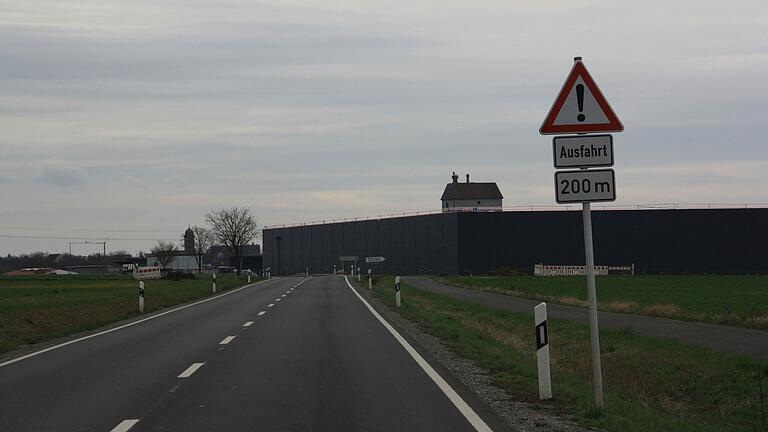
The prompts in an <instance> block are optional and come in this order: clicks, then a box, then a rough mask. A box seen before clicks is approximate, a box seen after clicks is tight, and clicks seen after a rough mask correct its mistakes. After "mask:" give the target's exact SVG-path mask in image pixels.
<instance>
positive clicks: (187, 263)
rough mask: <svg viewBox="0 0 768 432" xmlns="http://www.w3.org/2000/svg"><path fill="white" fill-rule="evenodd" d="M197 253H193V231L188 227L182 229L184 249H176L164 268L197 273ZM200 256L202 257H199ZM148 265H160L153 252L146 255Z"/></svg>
mask: <svg viewBox="0 0 768 432" xmlns="http://www.w3.org/2000/svg"><path fill="white" fill-rule="evenodd" d="M197 258H198V255H197V254H195V233H194V231H192V228H191V227H189V228H187V229H186V231H184V250H181V251H177V252H176V253H175V254H174V256H173V259H171V262H170V263H168V265H167V266H165V270H168V271H177V272H185V273H197V272H198V270H199V268H200V267H199V265H198V263H197ZM201 258H202V257H201ZM146 259H147V266H148V267H162V264H160V260H158V259H157V256H156V255H154V254H148V255H147V256H146Z"/></svg>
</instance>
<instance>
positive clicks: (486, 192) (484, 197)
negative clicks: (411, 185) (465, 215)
mask: <svg viewBox="0 0 768 432" xmlns="http://www.w3.org/2000/svg"><path fill="white" fill-rule="evenodd" d="M451 179H452V180H453V181H452V182H451V183H448V184H447V185H445V190H444V191H443V196H442V197H441V198H440V201H442V206H441V207H442V208H443V211H444V212H446V211H453V210H454V209H458V210H467V209H469V210H501V209H502V200H503V199H504V197H503V196H502V195H501V191H500V190H499V187H498V186H497V185H496V183H493V182H489V183H471V182H470V181H469V174H467V182H466V183H459V176H457V175H456V173H455V172H454V173H453V176H451Z"/></svg>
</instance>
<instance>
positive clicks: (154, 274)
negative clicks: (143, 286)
mask: <svg viewBox="0 0 768 432" xmlns="http://www.w3.org/2000/svg"><path fill="white" fill-rule="evenodd" d="M161 277H163V275H162V274H160V267H154V266H153V267H138V268H135V269H133V278H134V279H136V280H141V279H159V278H161Z"/></svg>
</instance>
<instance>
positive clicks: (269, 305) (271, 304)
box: [267, 303, 275, 307]
mask: <svg viewBox="0 0 768 432" xmlns="http://www.w3.org/2000/svg"><path fill="white" fill-rule="evenodd" d="M274 305H275V304H274V303H270V304H268V305H267V307H272V306H274Z"/></svg>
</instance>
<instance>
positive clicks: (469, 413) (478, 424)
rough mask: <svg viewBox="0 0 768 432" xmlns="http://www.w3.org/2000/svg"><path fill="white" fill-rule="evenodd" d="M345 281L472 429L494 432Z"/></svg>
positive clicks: (480, 431)
mask: <svg viewBox="0 0 768 432" xmlns="http://www.w3.org/2000/svg"><path fill="white" fill-rule="evenodd" d="M344 280H345V281H346V282H347V286H348V287H349V289H350V290H352V292H353V293H355V295H356V296H357V298H359V299H360V301H361V302H363V304H364V305H365V307H366V308H368V310H369V311H370V312H371V314H373V316H374V317H376V319H377V320H379V322H380V323H381V325H383V326H384V328H386V329H387V330H389V332H390V333H391V334H392V336H394V338H395V340H396V341H398V342H399V343H400V345H402V347H403V348H405V351H406V352H407V353H408V354H410V355H411V357H412V358H413V359H414V360H415V361H416V363H417V364H418V365H419V366H421V369H422V370H424V372H426V374H427V375H428V376H429V377H430V378H431V379H432V381H433V382H434V383H435V384H436V385H437V387H438V388H439V389H440V390H442V391H443V393H444V394H445V395H446V396H447V397H448V400H450V401H451V402H452V403H453V405H454V406H455V407H456V409H457V410H459V412H460V413H461V414H462V415H463V416H464V418H466V419H467V421H468V422H469V423H470V424H471V425H472V427H474V428H475V430H476V431H478V432H493V430H492V429H491V428H490V427H489V426H488V425H487V424H486V423H485V421H483V419H481V418H480V416H479V415H477V413H476V412H475V410H473V409H472V407H470V406H469V405H468V404H467V403H466V402H465V401H464V399H462V398H461V396H459V394H458V393H456V390H454V389H453V387H451V386H450V385H449V384H448V383H447V382H445V380H444V379H443V377H441V376H440V374H438V373H437V371H435V369H434V368H433V367H432V366H431V365H430V364H429V363H427V361H426V360H424V357H422V356H421V354H419V353H418V352H416V350H415V349H413V347H412V346H411V344H410V343H408V341H407V340H405V339H404V338H403V337H402V336H401V335H400V333H398V332H397V330H395V328H394V327H392V326H391V325H390V324H389V323H388V322H387V321H386V320H384V318H382V317H381V315H379V313H378V312H376V310H375V309H374V308H373V306H371V305H370V304H369V303H368V302H367V301H366V300H365V299H364V298H363V297H362V296H361V295H360V294H358V293H357V291H356V290H355V289H354V288H352V284H350V283H349V279H347V277H346V276H344Z"/></svg>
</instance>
